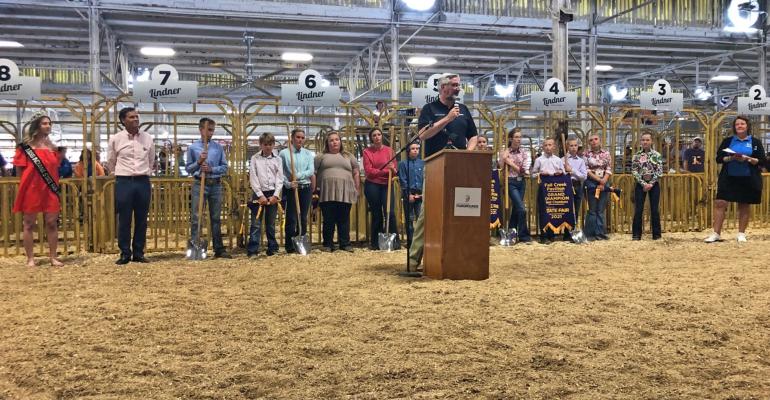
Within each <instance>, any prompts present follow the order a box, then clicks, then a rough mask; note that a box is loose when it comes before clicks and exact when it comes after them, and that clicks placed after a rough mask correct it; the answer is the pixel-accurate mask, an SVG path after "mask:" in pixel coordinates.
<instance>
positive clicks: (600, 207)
mask: <svg viewBox="0 0 770 400" xmlns="http://www.w3.org/2000/svg"><path fill="white" fill-rule="evenodd" d="M607 185H609V182H608V183H607ZM607 185H605V186H607ZM597 186H598V185H597V183H596V181H592V180H590V179H589V180H587V181H586V184H585V188H586V191H585V196H586V200H587V201H588V214H586V222H585V226H584V227H583V231H584V233H585V235H586V237H588V238H594V237H596V236H599V235H606V234H607V223H606V222H605V221H606V218H605V217H606V214H607V202H608V201H609V193H608V192H606V191H603V192H601V193H600V194H599V198H598V199H597V198H596V187H597Z"/></svg>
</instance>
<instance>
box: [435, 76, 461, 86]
mask: <svg viewBox="0 0 770 400" xmlns="http://www.w3.org/2000/svg"><path fill="white" fill-rule="evenodd" d="M459 77H460V75H458V74H443V75H441V78H439V80H438V87H439V88H441V87H442V86H444V85H448V84H449V81H451V80H452V79H454V78H459Z"/></svg>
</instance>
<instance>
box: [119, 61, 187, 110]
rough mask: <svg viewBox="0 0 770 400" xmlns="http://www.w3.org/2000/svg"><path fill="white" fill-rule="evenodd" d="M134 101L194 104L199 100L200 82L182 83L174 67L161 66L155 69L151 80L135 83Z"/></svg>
mask: <svg viewBox="0 0 770 400" xmlns="http://www.w3.org/2000/svg"><path fill="white" fill-rule="evenodd" d="M134 99H135V100H136V101H137V102H139V103H193V102H195V100H197V99H198V82H195V81H180V80H179V74H178V73H177V72H176V69H175V68H174V67H172V66H170V65H168V64H160V65H158V66H157V67H155V68H153V70H152V72H151V73H150V80H148V81H146V82H136V83H134Z"/></svg>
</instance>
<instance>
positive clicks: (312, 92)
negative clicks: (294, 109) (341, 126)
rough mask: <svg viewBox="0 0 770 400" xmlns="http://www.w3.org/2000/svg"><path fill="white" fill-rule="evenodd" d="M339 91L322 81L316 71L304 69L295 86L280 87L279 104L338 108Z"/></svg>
mask: <svg viewBox="0 0 770 400" xmlns="http://www.w3.org/2000/svg"><path fill="white" fill-rule="evenodd" d="M340 98H341V91H340V87H339V86H332V85H330V84H329V81H327V80H325V79H323V77H322V76H321V74H319V73H318V71H316V70H313V69H306V70H304V71H302V73H301V74H299V80H298V81H297V84H296V85H295V84H286V83H285V84H283V85H281V104H282V105H285V106H332V107H334V106H338V105H339V104H340Z"/></svg>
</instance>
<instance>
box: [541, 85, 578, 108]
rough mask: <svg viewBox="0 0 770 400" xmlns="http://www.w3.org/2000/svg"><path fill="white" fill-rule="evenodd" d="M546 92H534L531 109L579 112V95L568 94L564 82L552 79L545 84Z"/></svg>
mask: <svg viewBox="0 0 770 400" xmlns="http://www.w3.org/2000/svg"><path fill="white" fill-rule="evenodd" d="M544 87H545V90H544V91H539V92H532V97H531V101H530V103H529V104H530V109H531V110H534V111H574V110H577V93H575V92H568V91H567V90H566V88H565V87H564V82H562V81H561V79H558V78H551V79H549V80H547V81H546V82H545V86H544Z"/></svg>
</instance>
